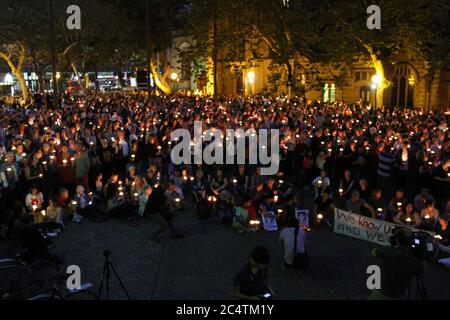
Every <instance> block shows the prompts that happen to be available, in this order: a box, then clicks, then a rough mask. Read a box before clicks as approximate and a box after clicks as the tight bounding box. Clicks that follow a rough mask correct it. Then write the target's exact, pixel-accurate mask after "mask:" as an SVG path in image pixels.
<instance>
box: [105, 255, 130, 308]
mask: <svg viewBox="0 0 450 320" xmlns="http://www.w3.org/2000/svg"><path fill="white" fill-rule="evenodd" d="M109 265H110V266H111V269H112V271H113V272H114V275H115V276H116V278H117V280H118V281H119V284H120V287H121V288H122V290H123V292H125V295H126V296H127V298H128V300H131V297H130V295H129V294H128V291H127V289H126V288H125V286H124V284H123V282H122V280H121V279H120V277H119V274H118V273H117V270H116V268H114V265H113V264H112V262H109Z"/></svg>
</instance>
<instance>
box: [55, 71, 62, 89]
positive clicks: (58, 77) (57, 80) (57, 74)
mask: <svg viewBox="0 0 450 320" xmlns="http://www.w3.org/2000/svg"><path fill="white" fill-rule="evenodd" d="M55 78H56V92H59V79H61V72H57V73H56V77H55Z"/></svg>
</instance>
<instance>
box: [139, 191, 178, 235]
mask: <svg viewBox="0 0 450 320" xmlns="http://www.w3.org/2000/svg"><path fill="white" fill-rule="evenodd" d="M145 194H146V196H147V198H148V201H147V204H146V206H145V211H144V214H145V215H146V216H147V217H149V218H150V219H151V220H152V221H153V222H154V223H156V224H157V225H158V228H157V229H156V230H155V231H154V232H153V233H152V234H151V236H150V239H151V240H153V241H155V242H159V241H161V238H160V236H161V234H163V233H164V232H165V231H166V230H167V229H169V230H170V233H171V235H172V238H175V239H179V238H182V237H183V234H182V233H180V232H179V231H178V230H177V229H176V228H175V226H174V224H173V218H174V216H173V212H172V211H171V209H170V206H171V205H172V204H171V203H169V201H170V200H169V199H167V197H166V195H165V192H164V190H163V188H162V186H158V188H152V187H150V186H148V187H146V188H145Z"/></svg>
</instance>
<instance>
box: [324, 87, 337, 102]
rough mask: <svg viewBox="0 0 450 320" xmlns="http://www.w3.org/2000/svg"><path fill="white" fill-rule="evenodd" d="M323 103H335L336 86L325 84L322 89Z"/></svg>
mask: <svg viewBox="0 0 450 320" xmlns="http://www.w3.org/2000/svg"><path fill="white" fill-rule="evenodd" d="M323 102H331V103H334V102H336V85H335V84H334V83H332V84H331V86H330V85H328V83H326V84H325V87H323Z"/></svg>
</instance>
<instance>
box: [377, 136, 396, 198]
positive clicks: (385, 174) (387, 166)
mask: <svg viewBox="0 0 450 320" xmlns="http://www.w3.org/2000/svg"><path fill="white" fill-rule="evenodd" d="M378 151H379V155H378V171H377V174H378V187H380V188H381V189H382V190H387V191H388V192H389V191H390V190H389V188H390V183H391V175H392V169H393V165H394V163H395V157H394V155H393V154H392V153H391V152H390V151H389V150H388V147H387V146H386V144H385V143H384V142H381V143H380V144H379V145H378Z"/></svg>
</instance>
